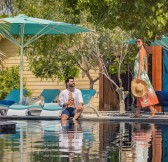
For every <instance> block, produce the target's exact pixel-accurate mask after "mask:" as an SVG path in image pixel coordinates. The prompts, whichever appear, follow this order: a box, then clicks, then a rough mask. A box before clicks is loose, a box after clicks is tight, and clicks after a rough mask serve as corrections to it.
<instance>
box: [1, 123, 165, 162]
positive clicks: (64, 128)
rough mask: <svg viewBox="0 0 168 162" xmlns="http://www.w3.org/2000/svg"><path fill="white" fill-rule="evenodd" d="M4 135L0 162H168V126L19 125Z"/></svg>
mask: <svg viewBox="0 0 168 162" xmlns="http://www.w3.org/2000/svg"><path fill="white" fill-rule="evenodd" d="M15 122H17V125H16V132H13V133H8V134H5V133H1V134H0V162H20V161H21V162H67V161H69V162H147V161H149V162H150V161H151V162H161V161H162V162H168V125H166V124H148V123H114V122H110V121H109V122H107V121H101V122H93V121H79V122H75V123H74V122H72V121H68V122H64V123H61V121H31V120H30V121H15Z"/></svg>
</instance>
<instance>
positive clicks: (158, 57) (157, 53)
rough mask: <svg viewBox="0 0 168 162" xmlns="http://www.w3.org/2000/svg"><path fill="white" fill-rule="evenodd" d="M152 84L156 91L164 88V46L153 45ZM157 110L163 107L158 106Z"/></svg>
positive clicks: (159, 110)
mask: <svg viewBox="0 0 168 162" xmlns="http://www.w3.org/2000/svg"><path fill="white" fill-rule="evenodd" d="M149 70H150V69H149ZM152 85H153V88H154V90H155V91H161V90H162V47H161V46H153V47H152ZM156 108H157V111H158V112H161V111H162V108H161V107H160V106H156Z"/></svg>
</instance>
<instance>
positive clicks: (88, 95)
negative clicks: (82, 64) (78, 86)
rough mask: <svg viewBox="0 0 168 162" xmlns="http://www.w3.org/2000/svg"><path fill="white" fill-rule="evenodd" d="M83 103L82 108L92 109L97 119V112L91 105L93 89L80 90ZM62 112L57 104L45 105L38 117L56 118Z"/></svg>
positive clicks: (94, 92)
mask: <svg viewBox="0 0 168 162" xmlns="http://www.w3.org/2000/svg"><path fill="white" fill-rule="evenodd" d="M81 92H82V96H83V101H84V108H86V107H89V108H91V109H93V111H94V112H95V113H96V115H97V116H98V117H99V116H100V115H99V112H98V111H97V110H96V109H95V108H94V106H93V105H92V104H91V100H92V99H93V97H94V95H95V94H96V91H95V90H94V89H88V90H84V89H82V90H81ZM61 112H62V107H60V106H59V105H58V103H55V104H54V103H53V104H51V105H50V104H49V105H45V106H44V107H43V110H42V111H41V114H40V116H56V117H59V116H60V115H61Z"/></svg>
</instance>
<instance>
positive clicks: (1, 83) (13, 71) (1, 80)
mask: <svg viewBox="0 0 168 162" xmlns="http://www.w3.org/2000/svg"><path fill="white" fill-rule="evenodd" d="M25 86H26V84H25V81H24V88H25ZM19 87H20V75H19V66H13V67H11V68H5V69H3V70H1V71H0V99H4V98H5V96H6V95H7V94H8V93H9V92H10V91H11V90H12V89H19ZM25 89H26V88H25ZM28 93H29V94H30V91H28Z"/></svg>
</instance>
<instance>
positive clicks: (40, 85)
mask: <svg viewBox="0 0 168 162" xmlns="http://www.w3.org/2000/svg"><path fill="white" fill-rule="evenodd" d="M0 50H1V51H3V52H4V53H5V54H6V55H7V56H9V58H8V59H6V60H5V67H11V66H13V65H19V62H20V58H19V49H18V48H16V47H15V46H14V45H13V44H12V43H10V42H9V41H7V40H2V41H1V42H0ZM12 56H13V57H12ZM91 74H92V76H93V77H94V78H96V77H97V76H98V73H97V72H96V71H95V70H92V71H91ZM23 75H24V77H25V78H26V87H27V88H28V89H29V90H31V91H32V95H33V96H38V95H39V94H40V93H41V91H42V90H43V89H47V88H48V89H54V88H55V89H60V90H63V89H65V84H64V82H60V81H58V79H56V80H55V81H52V80H41V79H40V78H36V77H35V76H34V75H33V74H32V72H31V71H30V70H29V65H28V62H27V60H26V58H24V72H23ZM75 82H76V87H77V88H79V89H88V88H89V80H88V78H87V77H86V76H85V77H82V73H81V74H80V75H79V77H78V78H75ZM94 89H95V90H96V92H97V93H96V95H95V96H94V99H93V104H94V106H95V107H97V109H99V81H97V82H96V83H95V85H94Z"/></svg>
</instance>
